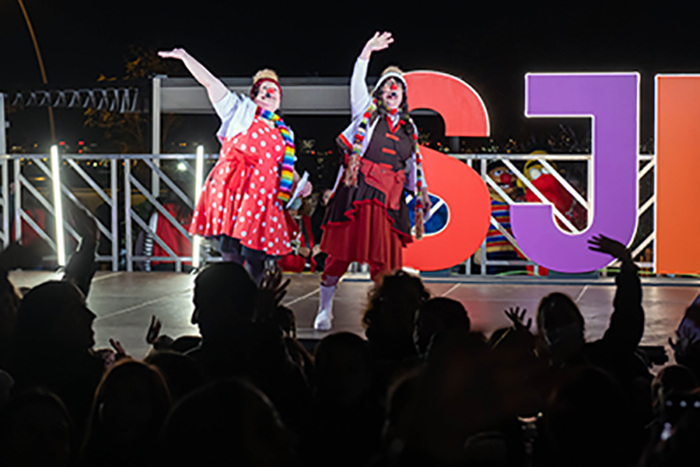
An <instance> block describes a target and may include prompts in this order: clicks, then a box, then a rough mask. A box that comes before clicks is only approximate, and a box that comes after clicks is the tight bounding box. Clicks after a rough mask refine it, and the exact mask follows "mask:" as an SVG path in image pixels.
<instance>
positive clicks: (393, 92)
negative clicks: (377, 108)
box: [381, 78, 403, 110]
mask: <svg viewBox="0 0 700 467" xmlns="http://www.w3.org/2000/svg"><path fill="white" fill-rule="evenodd" d="M381 96H382V102H384V105H385V106H386V108H387V109H389V110H393V109H398V108H399V106H400V105H401V103H402V102H403V86H401V83H400V82H398V81H397V80H395V79H394V78H389V79H387V80H386V81H385V82H384V84H382V88H381Z"/></svg>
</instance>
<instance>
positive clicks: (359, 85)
mask: <svg viewBox="0 0 700 467" xmlns="http://www.w3.org/2000/svg"><path fill="white" fill-rule="evenodd" d="M368 65H369V60H363V59H362V58H359V57H358V59H357V61H356V62H355V67H354V68H353V70H352V78H351V79H350V106H351V108H352V119H353V120H355V119H356V118H358V117H359V116H360V115H361V114H362V112H364V111H365V109H367V107H368V106H369V102H370V95H369V91H368V90H367V83H365V78H366V77H367V66H368Z"/></svg>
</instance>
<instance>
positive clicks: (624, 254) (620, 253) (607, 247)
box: [588, 234, 632, 263]
mask: <svg viewBox="0 0 700 467" xmlns="http://www.w3.org/2000/svg"><path fill="white" fill-rule="evenodd" d="M588 244H589V247H588V248H589V249H590V250H591V251H597V252H599V253H605V254H608V255H610V256H612V257H613V258H617V259H619V260H620V261H622V262H623V263H631V262H632V254H631V252H630V250H629V249H628V248H627V247H626V246H625V245H623V244H622V243H620V242H618V241H617V240H613V239H612V238H610V237H606V236H605V235H603V234H600V235H595V236H593V237H591V239H590V240H588Z"/></svg>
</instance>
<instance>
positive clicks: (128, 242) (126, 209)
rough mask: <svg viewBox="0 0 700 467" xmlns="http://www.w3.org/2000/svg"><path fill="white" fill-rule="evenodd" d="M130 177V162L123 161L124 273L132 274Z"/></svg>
mask: <svg viewBox="0 0 700 467" xmlns="http://www.w3.org/2000/svg"><path fill="white" fill-rule="evenodd" d="M130 176H131V161H130V160H129V159H127V160H125V161H124V221H125V222H126V226H125V227H126V228H125V230H126V232H125V234H124V235H125V238H124V244H125V248H126V271H127V272H132V271H133V270H134V265H133V264H132V261H133V260H132V257H133V252H132V251H131V243H132V242H131V183H130V181H129V177H130Z"/></svg>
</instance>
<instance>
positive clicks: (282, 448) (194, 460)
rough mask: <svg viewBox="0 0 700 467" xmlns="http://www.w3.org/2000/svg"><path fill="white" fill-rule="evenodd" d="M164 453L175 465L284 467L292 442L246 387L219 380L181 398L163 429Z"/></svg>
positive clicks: (261, 399) (260, 399) (259, 397)
mask: <svg viewBox="0 0 700 467" xmlns="http://www.w3.org/2000/svg"><path fill="white" fill-rule="evenodd" d="M162 435H163V441H164V452H166V453H167V454H166V455H168V456H171V457H170V459H171V460H173V461H176V462H175V463H176V464H178V465H221V462H222V460H224V459H225V460H226V462H228V465H236V466H270V467H273V466H284V465H290V461H291V460H292V459H293V458H294V449H293V445H294V441H295V440H294V437H293V435H292V434H291V433H290V432H289V431H288V430H287V429H286V428H285V427H284V425H283V424H282V422H281V421H280V418H279V416H278V415H277V412H276V410H275V409H274V407H273V406H272V403H271V402H270V401H269V399H268V398H267V397H266V396H265V395H264V394H263V393H262V392H260V391H259V390H258V389H257V388H255V387H254V386H253V385H252V384H250V383H248V382H244V381H242V380H238V379H227V380H219V381H216V382H214V383H211V384H209V385H207V386H205V387H202V388H200V389H198V390H196V391H194V392H192V393H190V394H189V395H187V396H186V397H185V398H184V399H183V400H182V401H181V402H180V403H178V404H177V405H176V406H175V407H174V408H173V410H172V411H171V413H170V415H169V416H168V419H167V420H166V422H165V425H164V427H163V432H162Z"/></svg>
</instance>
